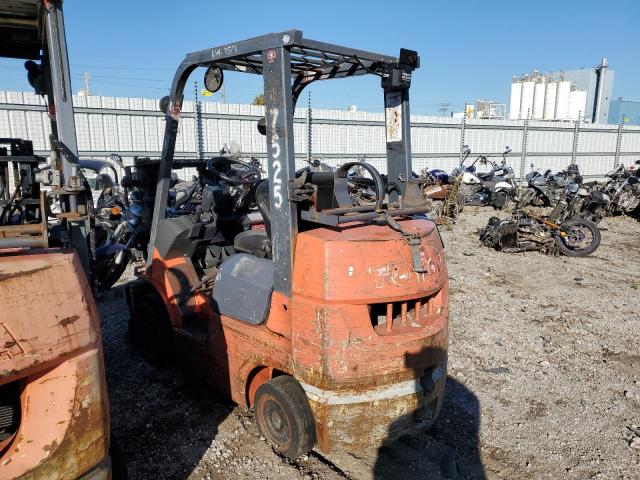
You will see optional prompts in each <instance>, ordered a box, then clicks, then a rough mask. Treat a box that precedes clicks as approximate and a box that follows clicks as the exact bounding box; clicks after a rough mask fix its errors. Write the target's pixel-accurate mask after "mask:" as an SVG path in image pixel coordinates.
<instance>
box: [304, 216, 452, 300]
mask: <svg viewBox="0 0 640 480" xmlns="http://www.w3.org/2000/svg"><path fill="white" fill-rule="evenodd" d="M401 224H402V226H403V228H404V229H405V230H407V231H409V232H412V231H416V232H420V231H427V232H428V234H427V235H425V236H424V237H423V239H422V244H421V246H420V255H421V257H422V265H423V267H424V268H425V269H426V270H427V272H425V273H417V272H415V271H414V269H413V259H412V256H411V248H410V247H409V245H408V244H407V243H406V242H405V241H404V240H403V239H402V238H401V237H400V235H398V233H397V232H395V231H393V230H392V229H390V228H389V227H388V226H381V225H368V226H359V227H358V228H351V229H350V228H348V227H347V228H344V229H342V230H340V231H336V230H330V229H326V228H318V229H314V230H311V231H307V232H302V233H300V234H299V235H298V245H297V248H296V252H297V254H296V265H295V270H294V294H295V295H299V296H303V297H308V298H314V299H323V300H326V301H334V302H337V301H341V302H347V303H373V302H376V301H394V300H400V299H405V298H416V297H423V296H426V295H428V294H430V293H433V292H435V291H438V290H439V289H440V288H442V286H443V285H444V283H445V282H446V280H447V269H446V266H445V262H444V251H443V250H442V244H441V242H440V238H439V236H438V233H437V231H436V230H435V225H434V223H433V222H430V221H427V220H410V221H402V222H401ZM363 252H366V255H363V254H362V253H363Z"/></svg>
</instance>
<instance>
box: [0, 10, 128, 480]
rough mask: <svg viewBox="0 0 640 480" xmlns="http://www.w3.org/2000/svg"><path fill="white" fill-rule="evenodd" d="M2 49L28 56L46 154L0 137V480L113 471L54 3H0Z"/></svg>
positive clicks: (81, 191) (83, 206)
mask: <svg viewBox="0 0 640 480" xmlns="http://www.w3.org/2000/svg"><path fill="white" fill-rule="evenodd" d="M0 56H1V57H7V58H13V59H21V60H25V61H26V63H25V67H26V70H27V71H26V72H25V76H26V77H27V79H28V81H29V84H30V85H31V86H32V87H33V88H34V91H35V94H36V95H39V96H42V97H44V101H42V103H43V104H44V103H46V104H47V105H48V107H49V108H48V118H49V120H50V122H51V125H50V129H49V133H50V135H49V136H48V137H47V138H48V140H49V141H48V143H47V146H46V150H48V151H51V156H50V157H43V156H39V155H37V154H35V153H34V149H33V143H32V141H30V140H28V139H21V138H2V139H0V265H1V269H0V270H1V274H0V289H1V292H2V294H1V295H0V478H1V479H2V480H8V479H11V480H15V479H24V480H31V479H62V478H64V479H69V480H72V479H107V478H111V473H112V464H111V458H110V455H109V446H110V430H109V399H108V395H107V387H106V381H105V373H104V361H103V351H102V341H101V338H100V318H99V313H98V308H97V306H96V303H95V301H94V297H93V295H92V292H91V288H90V283H89V280H88V276H89V271H90V255H89V248H88V244H89V242H88V231H89V229H88V228H86V226H87V225H88V223H89V221H90V213H91V211H90V207H91V203H92V202H91V195H90V192H89V191H88V189H86V185H85V184H84V182H78V181H77V180H78V178H79V174H78V168H79V162H78V156H77V153H78V152H77V141H76V131H75V122H74V110H73V104H72V99H73V95H72V91H71V86H70V82H69V79H70V77H71V75H70V71H69V61H68V58H67V45H66V37H65V31H64V19H63V11H62V2H61V1H45V0H42V1H38V0H10V1H2V2H0ZM54 106H55V108H54ZM34 114H35V115H41V113H40V112H37V113H36V112H34ZM39 133H40V134H42V132H39ZM54 203H55V204H56V208H51V206H52V204H54ZM120 478H122V477H120Z"/></svg>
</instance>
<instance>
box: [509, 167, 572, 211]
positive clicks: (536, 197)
mask: <svg viewBox="0 0 640 480" xmlns="http://www.w3.org/2000/svg"><path fill="white" fill-rule="evenodd" d="M577 175H580V172H579V170H578V166H577V165H576V164H571V165H569V166H568V167H567V169H566V170H563V171H561V172H558V173H555V174H554V173H553V172H552V171H551V170H546V171H545V172H544V173H542V172H540V171H538V170H533V171H531V172H529V173H528V174H527V175H526V176H525V179H526V181H527V189H526V190H525V191H524V192H522V194H521V195H520V198H519V199H518V203H517V208H524V207H526V206H527V205H532V206H536V207H552V206H554V205H555V204H556V203H558V200H559V199H560V197H561V195H562V192H563V190H564V188H565V186H566V185H567V184H568V183H570V182H571V181H572V179H573V178H574V177H576V176H577Z"/></svg>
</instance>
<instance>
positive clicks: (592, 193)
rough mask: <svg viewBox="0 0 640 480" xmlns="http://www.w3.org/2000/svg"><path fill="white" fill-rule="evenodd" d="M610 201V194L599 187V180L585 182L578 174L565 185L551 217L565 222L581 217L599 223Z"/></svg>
mask: <svg viewBox="0 0 640 480" xmlns="http://www.w3.org/2000/svg"><path fill="white" fill-rule="evenodd" d="M609 203H610V198H609V196H608V195H606V194H604V193H603V192H602V191H600V190H599V189H598V188H597V182H589V183H584V182H583V179H582V176H580V175H579V174H578V175H575V176H574V177H573V178H572V179H571V181H569V182H568V183H567V184H566V185H565V187H564V190H563V192H562V193H561V194H560V195H559V196H558V202H557V203H556V205H555V206H554V208H553V210H552V211H551V213H550V215H549V219H550V220H552V221H557V222H564V221H566V220H568V219H570V218H574V217H580V218H585V219H587V220H590V221H592V222H593V223H595V224H596V225H597V224H599V223H600V221H601V220H602V217H603V216H604V215H605V213H606V208H607V206H608V205H609Z"/></svg>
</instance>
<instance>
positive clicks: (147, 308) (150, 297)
mask: <svg viewBox="0 0 640 480" xmlns="http://www.w3.org/2000/svg"><path fill="white" fill-rule="evenodd" d="M129 339H130V340H131V343H132V344H133V346H134V347H135V348H136V349H137V350H139V351H140V352H141V353H142V354H143V355H144V356H145V357H147V358H148V359H149V360H151V361H152V362H154V363H161V364H164V363H168V362H169V361H170V360H172V358H173V352H174V348H173V328H172V327H171V323H170V321H169V314H168V313H167V309H166V308H165V305H164V303H163V301H162V299H161V298H160V297H159V295H158V294H157V293H147V294H145V295H141V296H140V297H138V298H135V300H134V305H133V309H132V311H131V315H130V316H129Z"/></svg>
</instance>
